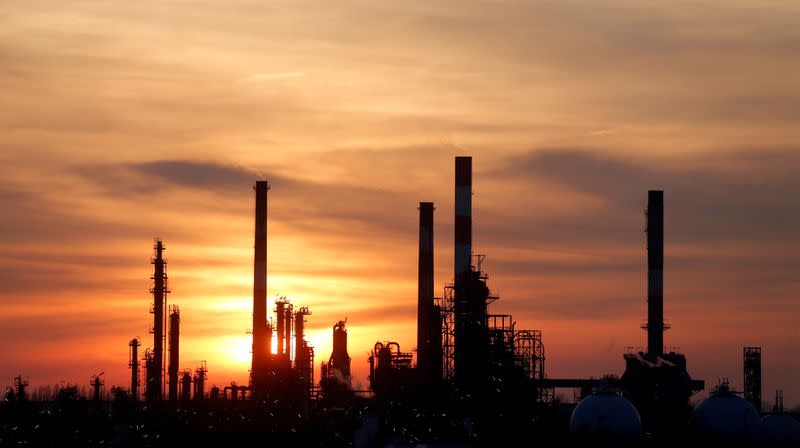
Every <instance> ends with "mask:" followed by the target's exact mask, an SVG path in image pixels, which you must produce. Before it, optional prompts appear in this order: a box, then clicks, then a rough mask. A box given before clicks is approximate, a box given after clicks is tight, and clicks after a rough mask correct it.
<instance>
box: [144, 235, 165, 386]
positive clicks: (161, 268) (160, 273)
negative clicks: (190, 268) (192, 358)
mask: <svg viewBox="0 0 800 448" xmlns="http://www.w3.org/2000/svg"><path fill="white" fill-rule="evenodd" d="M164 249H165V247H164V242H163V241H161V240H158V239H157V240H156V243H155V246H154V247H153V250H154V251H155V258H153V260H152V261H151V263H152V264H153V289H152V290H151V291H150V292H152V293H153V364H152V368H151V369H148V371H147V374H148V378H147V393H148V400H160V399H161V398H162V390H161V385H162V384H163V383H162V374H163V372H164V339H165V338H164V324H165V322H166V316H165V315H164V314H165V313H164V309H165V308H166V305H167V293H169V289H167V262H166V260H164Z"/></svg>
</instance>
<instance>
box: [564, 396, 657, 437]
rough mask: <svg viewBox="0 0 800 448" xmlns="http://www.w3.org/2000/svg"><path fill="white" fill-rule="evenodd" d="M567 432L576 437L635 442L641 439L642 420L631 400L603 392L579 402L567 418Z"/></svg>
mask: <svg viewBox="0 0 800 448" xmlns="http://www.w3.org/2000/svg"><path fill="white" fill-rule="evenodd" d="M569 430H570V432H571V433H572V434H574V435H575V436H578V437H581V436H591V437H592V438H596V437H598V436H599V437H601V438H609V439H619V440H636V439H639V438H640V437H641V436H642V420H641V419H640V418H639V413H638V412H636V408H635V407H633V405H632V404H631V402H630V401H628V400H626V399H625V398H623V397H621V396H620V395H618V394H617V393H615V392H611V391H603V392H598V393H595V394H592V395H590V396H588V397H586V398H584V399H583V400H581V401H580V402H579V403H578V405H577V406H576V407H575V410H574V411H572V417H571V418H570V419H569Z"/></svg>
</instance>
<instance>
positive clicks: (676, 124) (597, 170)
mask: <svg viewBox="0 0 800 448" xmlns="http://www.w3.org/2000/svg"><path fill="white" fill-rule="evenodd" d="M335 3H336V4H335V5H334V4H333V3H332V2H326V1H316V0H300V1H298V0H292V1H262V0H259V1H251V0H229V1H209V2H200V3H195V2H186V1H179V0H159V1H139V2H63V1H56V0H35V1H30V2H3V3H2V4H0V24H1V25H2V26H0V67H2V68H0V177H1V178H2V179H3V181H2V182H0V253H1V254H0V299H1V300H2V303H3V312H2V314H1V315H0V349H1V350H2V351H3V353H4V354H5V355H6V357H5V359H4V362H2V363H0V380H2V382H0V384H3V385H5V384H6V383H10V382H11V380H12V378H13V377H14V376H15V375H17V374H24V375H26V376H28V377H29V378H30V381H31V383H32V384H33V385H41V384H53V383H56V382H57V381H67V382H71V383H77V384H80V385H84V384H88V381H89V377H90V375H92V374H95V373H98V372H101V371H105V372H106V373H105V375H106V376H105V378H106V382H107V384H108V385H112V384H116V385H124V384H126V381H128V379H127V378H128V375H129V371H128V370H127V357H128V345H127V344H128V341H129V340H130V339H131V338H133V337H137V336H138V337H140V338H141V339H142V342H143V347H148V346H149V345H151V344H152V335H150V334H149V333H148V332H149V326H150V319H151V315H150V314H149V309H150V304H151V299H152V297H151V296H150V294H149V292H148V291H149V288H150V287H151V280H150V277H151V276H152V266H151V265H150V257H151V256H152V243H153V238H156V237H157V238H162V239H163V240H164V242H165V243H166V252H165V255H166V258H167V260H168V265H167V269H168V275H169V286H170V289H171V291H172V292H171V294H169V297H168V299H169V303H170V304H178V305H179V306H180V309H181V319H182V320H181V337H182V339H181V350H182V352H181V368H182V369H183V368H191V369H194V368H196V367H197V366H198V365H199V363H200V361H202V360H206V361H207V363H208V368H209V384H216V385H225V384H229V383H230V382H231V381H236V382H238V383H240V384H246V383H247V381H248V369H249V368H250V356H251V343H252V342H251V336H250V335H249V334H248V330H250V329H251V326H252V302H253V299H252V298H253V293H252V288H253V230H254V224H253V200H254V195H253V190H252V186H253V184H254V183H255V181H256V180H262V179H266V180H269V182H270V184H271V190H270V191H269V221H268V222H269V228H268V234H269V237H268V254H269V255H268V272H269V275H268V280H267V289H268V290H267V297H268V298H269V299H268V300H269V302H268V306H269V308H268V310H269V316H272V315H273V313H272V310H273V307H274V301H275V298H277V297H281V296H286V297H287V298H289V299H290V300H291V301H292V303H293V304H295V306H308V307H309V308H310V310H311V312H312V314H311V315H310V316H308V318H307V321H308V323H307V329H308V333H307V336H306V339H307V340H308V341H309V343H310V344H311V345H313V346H314V349H315V365H316V366H317V368H319V363H320V362H321V361H327V359H328V357H329V356H330V351H331V344H332V342H331V331H332V326H333V324H335V323H336V322H337V321H339V320H344V319H347V329H348V332H349V353H350V356H351V357H352V363H353V378H354V380H353V383H354V385H355V386H356V387H362V386H363V383H365V382H366V376H367V372H368V365H367V362H366V360H367V356H368V353H369V350H370V349H371V348H372V346H373V344H374V343H375V342H376V341H379V340H386V339H387V338H391V339H392V340H395V341H397V342H399V343H400V344H401V346H402V347H403V349H404V350H409V351H410V350H412V349H413V348H414V346H415V344H416V333H415V332H416V312H417V303H416V300H417V260H418V259H417V238H418V219H419V218H418V211H417V207H418V204H419V202H420V201H432V202H434V203H435V206H436V211H435V215H434V219H435V282H436V290H435V293H436V295H437V296H441V294H442V290H443V287H444V285H445V283H448V282H450V281H452V277H453V272H452V271H453V238H454V236H453V225H454V222H453V220H454V219H453V214H454V210H453V209H454V204H453V178H454V172H453V157H454V156H456V155H471V156H473V160H474V162H473V163H474V167H475V168H474V197H473V207H474V217H473V226H474V230H473V235H474V237H473V238H474V240H473V241H474V248H475V251H476V253H481V254H486V255H487V258H486V261H485V264H484V266H483V267H484V269H485V270H486V271H487V272H488V275H489V286H490V287H491V288H493V290H494V291H496V292H497V293H498V294H499V295H500V297H501V299H500V301H498V302H497V303H496V304H494V305H492V306H493V307H495V309H496V310H497V311H498V312H503V313H509V314H513V316H514V318H515V319H516V321H517V322H518V325H519V326H520V327H524V328H535V329H541V330H542V332H543V339H544V344H545V346H546V349H547V354H548V356H547V371H548V374H549V375H552V376H562V377H569V376H572V377H589V376H594V377H599V376H601V375H603V374H605V373H615V374H621V373H622V371H623V369H624V367H625V365H624V362H623V359H622V354H623V353H624V351H625V349H626V347H630V346H643V345H645V344H646V339H645V334H644V332H643V331H642V330H641V329H640V328H639V325H640V323H641V322H642V321H643V320H644V319H646V308H645V306H646V302H645V298H646V295H647V286H646V282H647V274H646V272H647V266H646V252H645V251H646V247H645V239H644V233H643V228H644V216H643V210H644V208H645V207H646V200H647V193H646V192H647V190H648V189H663V190H664V191H665V203H666V206H665V210H666V211H665V222H666V231H665V268H664V272H665V274H664V287H665V290H664V303H665V315H666V319H667V320H668V321H669V322H670V323H671V324H672V329H671V330H669V331H668V332H667V333H666V335H665V341H666V345H667V346H670V347H680V349H681V350H682V351H683V352H684V353H685V354H686V356H687V359H688V360H689V365H688V369H689V371H690V372H692V376H693V377H695V378H702V379H705V380H706V384H716V383H717V380H718V379H720V378H730V380H731V383H732V384H734V385H737V387H739V386H738V385H740V384H741V382H742V365H741V363H742V359H741V351H742V346H745V345H758V346H762V347H763V350H764V361H763V362H764V395H765V397H771V396H772V394H773V392H774V390H775V389H783V390H784V391H785V392H784V394H785V400H786V404H787V407H791V406H796V405H800V384H798V383H797V381H796V376H797V375H796V373H797V372H798V371H800V352H798V346H797V343H796V342H795V341H797V340H798V337H800V327H798V325H797V322H796V321H797V316H798V313H800V301H798V299H800V255H798V254H800V239H798V237H797V229H798V228H800V213H798V210H800V208H798V207H800V187H799V185H800V183H798V181H797V179H798V178H800V150H798V147H797V142H798V141H800V126H798V123H800V83H798V81H797V73H798V71H800V58H798V57H797V55H798V54H800V46H799V45H798V43H799V42H800V27H798V26H797V24H798V23H800V3H798V2H789V1H786V2H782V1H776V2H758V1H752V0H731V1H727V2H711V1H700V2H691V3H681V4H680V5H675V4H673V3H669V2H664V3H663V4H658V3H652V2H647V4H646V5H645V4H643V3H642V2H641V1H638V0H608V1H603V2H602V3H604V4H606V6H607V7H602V8H601V7H589V6H587V3H586V2H582V1H578V0H562V1H556V2H551V1H538V0H535V1H513V0H509V1H499V0H498V1H488V0H487V1H474V2H464V1H456V0H446V1H441V2H367V1H362V0H341V1H338V2H335ZM401 5H402V6H401ZM243 11H245V12H243ZM556 24H557V25H556ZM709 54H713V55H714V57H713V58H709V57H708V55H709ZM712 59H713V60H712ZM273 350H274V347H273Z"/></svg>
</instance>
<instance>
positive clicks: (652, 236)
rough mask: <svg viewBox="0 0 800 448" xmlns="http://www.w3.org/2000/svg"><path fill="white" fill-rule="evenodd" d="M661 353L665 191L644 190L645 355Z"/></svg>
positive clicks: (662, 338) (654, 355) (662, 344)
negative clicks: (645, 253) (645, 236)
mask: <svg viewBox="0 0 800 448" xmlns="http://www.w3.org/2000/svg"><path fill="white" fill-rule="evenodd" d="M663 353H664V192H663V191H660V190H650V191H648V193H647V354H648V355H650V356H651V357H656V356H661V355H662V354H663Z"/></svg>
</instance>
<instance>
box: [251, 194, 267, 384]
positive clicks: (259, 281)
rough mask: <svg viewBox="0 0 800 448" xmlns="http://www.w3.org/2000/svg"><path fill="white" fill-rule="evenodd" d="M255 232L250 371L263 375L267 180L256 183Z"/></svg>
mask: <svg viewBox="0 0 800 448" xmlns="http://www.w3.org/2000/svg"><path fill="white" fill-rule="evenodd" d="M253 189H254V190H255V191H256V231H255V246H254V247H255V255H254V257H253V360H252V365H251V369H252V370H251V374H252V375H253V377H256V378H257V377H258V376H259V375H261V374H262V370H263V366H264V365H265V363H266V360H267V334H266V332H267V191H268V190H269V183H268V182H267V181H265V180H260V181H257V182H256V185H255V186H254V187H253Z"/></svg>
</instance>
